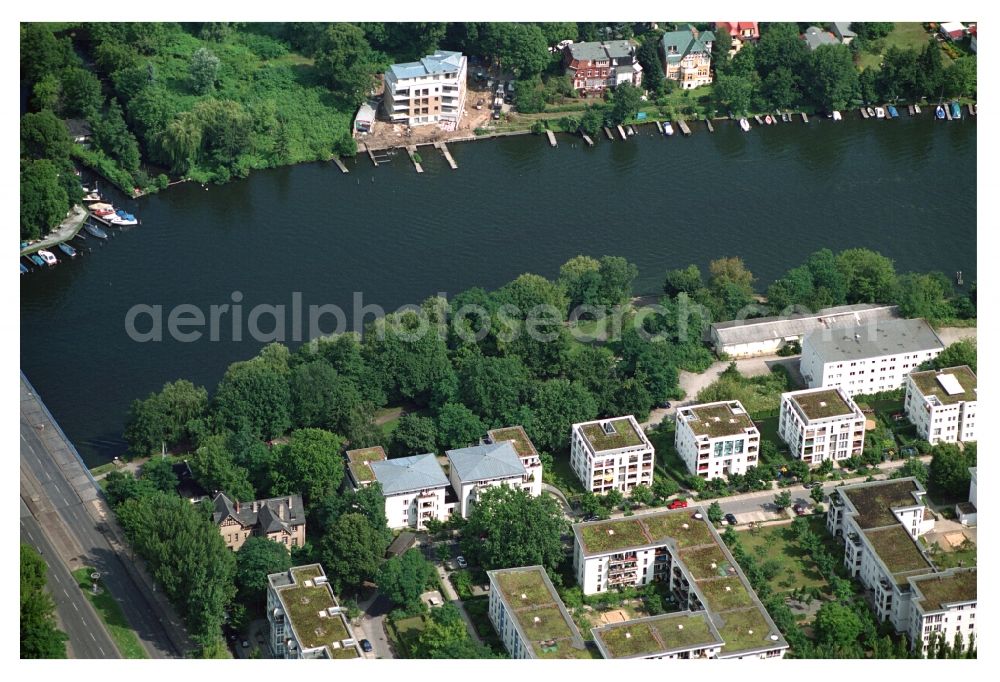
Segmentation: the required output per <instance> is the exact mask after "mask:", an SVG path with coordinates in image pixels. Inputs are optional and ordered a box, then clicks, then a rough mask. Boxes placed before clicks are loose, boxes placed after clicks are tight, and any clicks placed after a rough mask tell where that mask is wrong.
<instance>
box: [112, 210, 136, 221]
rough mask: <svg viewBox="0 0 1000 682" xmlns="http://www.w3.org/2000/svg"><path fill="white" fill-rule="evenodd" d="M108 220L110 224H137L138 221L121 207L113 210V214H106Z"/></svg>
mask: <svg viewBox="0 0 1000 682" xmlns="http://www.w3.org/2000/svg"><path fill="white" fill-rule="evenodd" d="M108 222H109V223H111V224H112V225H138V224H139V221H138V220H136V219H135V216H134V215H132V214H131V213H127V212H125V211H123V210H121V209H118V210H117V211H115V214H114V215H112V216H108Z"/></svg>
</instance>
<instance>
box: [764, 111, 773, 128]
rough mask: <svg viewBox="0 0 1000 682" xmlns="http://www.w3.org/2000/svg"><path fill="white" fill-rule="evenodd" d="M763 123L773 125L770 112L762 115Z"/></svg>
mask: <svg viewBox="0 0 1000 682" xmlns="http://www.w3.org/2000/svg"><path fill="white" fill-rule="evenodd" d="M764 123H766V124H767V125H769V126H770V125H774V119H773V118H771V114H768V115H767V116H765V117H764Z"/></svg>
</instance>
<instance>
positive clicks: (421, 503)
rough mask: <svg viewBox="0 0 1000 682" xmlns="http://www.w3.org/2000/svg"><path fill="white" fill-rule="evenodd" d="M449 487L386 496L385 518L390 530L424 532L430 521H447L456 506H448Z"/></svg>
mask: <svg viewBox="0 0 1000 682" xmlns="http://www.w3.org/2000/svg"><path fill="white" fill-rule="evenodd" d="M446 493H447V486H442V487H439V488H426V489H424V490H411V491H408V492H404V493H397V494H395V495H386V496H385V518H386V520H387V522H388V525H389V528H392V529H393V530H399V529H400V528H415V529H417V530H423V529H424V528H425V527H426V526H425V524H426V523H427V521H428V519H436V520H438V521H447V520H448V519H449V518H450V517H451V512H452V511H453V510H454V509H455V504H454V503H452V504H450V505H449V504H447V502H446V500H445V498H446Z"/></svg>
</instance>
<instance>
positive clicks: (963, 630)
mask: <svg viewBox="0 0 1000 682" xmlns="http://www.w3.org/2000/svg"><path fill="white" fill-rule="evenodd" d="M976 573H977V571H976V569H975V568H972V569H952V570H950V571H945V572H944V573H940V574H936V575H933V576H928V577H924V578H913V579H910V581H909V583H910V589H911V590H912V591H913V592H914V595H913V599H912V606H911V609H910V623H909V627H908V631H907V634H908V635H909V637H910V643H911V644H912V647H913V648H914V649H917V650H918V651H919V652H920V653H921V654H926V647H927V645H928V644H929V643H930V639H931V637H932V636H935V635H936V636H938V637H943V638H944V641H945V642H947V643H948V644H949V645H950V646H951V645H954V642H955V635H956V634H961V640H962V646H963V648H965V647H968V646H969V641H970V640H971V639H972V638H973V637H975V638H976V639H979V631H978V630H977V629H976V625H977V623H976V607H977V606H978V604H979V600H978V594H977V590H976ZM942 585H943V586H945V587H944V589H943V590H942V589H941V586H942ZM931 595H933V596H935V597H938V599H931V598H930V596H931Z"/></svg>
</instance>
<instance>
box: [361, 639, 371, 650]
mask: <svg viewBox="0 0 1000 682" xmlns="http://www.w3.org/2000/svg"><path fill="white" fill-rule="evenodd" d="M361 650H362V651H364V652H365V653H366V654H368V653H371V650H372V643H371V642H369V641H368V640H367V639H363V640H361Z"/></svg>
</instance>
